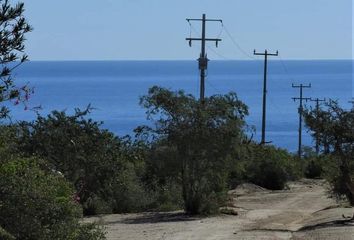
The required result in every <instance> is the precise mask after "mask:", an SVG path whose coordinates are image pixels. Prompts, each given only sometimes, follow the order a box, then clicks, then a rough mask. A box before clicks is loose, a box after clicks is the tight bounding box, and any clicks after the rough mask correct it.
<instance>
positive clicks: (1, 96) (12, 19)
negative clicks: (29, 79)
mask: <svg viewBox="0 0 354 240" xmlns="http://www.w3.org/2000/svg"><path fill="white" fill-rule="evenodd" d="M23 13H24V4H23V3H18V4H16V5H15V6H11V4H10V1H9V0H0V42H1V45H0V64H1V69H0V79H1V82H0V103H4V102H8V101H12V102H13V103H14V104H15V105H17V104H19V103H21V102H22V103H24V104H25V103H26V102H27V100H28V99H29V97H30V94H31V93H32V90H31V89H30V88H29V87H28V86H21V87H17V86H16V85H15V83H14V79H13V78H12V71H13V70H14V69H15V68H16V67H18V66H19V65H20V64H21V63H23V62H25V61H27V59H28V57H27V55H26V54H24V49H25V46H24V42H25V35H26V33H28V32H30V31H31V30H32V28H31V26H30V25H29V24H28V23H27V20H26V19H25V17H24V16H23ZM8 113H9V110H8V108H7V107H6V106H1V107H0V119H1V118H4V117H6V116H8Z"/></svg>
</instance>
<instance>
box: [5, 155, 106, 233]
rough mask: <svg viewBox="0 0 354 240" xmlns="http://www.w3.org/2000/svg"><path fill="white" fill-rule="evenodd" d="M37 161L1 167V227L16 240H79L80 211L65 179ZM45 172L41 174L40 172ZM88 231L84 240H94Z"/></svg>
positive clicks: (21, 160) (17, 161)
mask: <svg viewBox="0 0 354 240" xmlns="http://www.w3.org/2000/svg"><path fill="white" fill-rule="evenodd" d="M38 162H39V161H38V160H37V159H17V160H13V161H10V162H7V163H5V164H3V165H1V166H0V226H2V227H3V228H4V229H5V230H6V231H7V232H8V233H10V234H11V235H13V236H14V237H15V238H16V239H36V240H42V239H43V240H47V239H59V240H60V239H63V240H64V239H65V240H67V239H71V240H76V239H81V238H80V237H81V235H80V233H81V232H83V230H82V228H86V229H88V228H87V227H86V226H85V225H81V224H80V223H79V219H80V218H81V216H82V209H81V207H80V205H79V204H78V203H76V202H75V200H74V191H73V189H72V187H71V186H70V185H69V184H68V183H67V181H66V180H65V178H63V177H62V176H61V175H60V174H58V173H54V172H52V171H51V170H45V167H44V166H41V164H39V163H38ZM43 169H44V170H43ZM100 234H101V231H100V230H99V229H96V228H93V227H91V230H90V231H88V232H87V233H86V236H92V237H91V238H86V239H92V240H95V239H104V238H96V237H95V236H98V235H100Z"/></svg>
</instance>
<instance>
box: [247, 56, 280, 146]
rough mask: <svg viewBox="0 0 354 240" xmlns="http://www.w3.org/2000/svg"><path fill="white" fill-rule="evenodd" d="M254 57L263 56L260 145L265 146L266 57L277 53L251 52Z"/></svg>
mask: <svg viewBox="0 0 354 240" xmlns="http://www.w3.org/2000/svg"><path fill="white" fill-rule="evenodd" d="M253 54H254V55H258V56H264V81H263V111H262V140H261V144H265V143H266V141H265V128H266V105H267V71H268V70H267V69H268V56H278V51H277V53H275V54H274V53H268V51H267V50H265V51H264V53H257V52H256V50H254V52H253Z"/></svg>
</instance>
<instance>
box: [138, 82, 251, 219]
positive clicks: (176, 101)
mask: <svg viewBox="0 0 354 240" xmlns="http://www.w3.org/2000/svg"><path fill="white" fill-rule="evenodd" d="M140 103H141V105H142V106H143V107H145V108H146V109H147V112H146V113H147V118H148V119H150V120H152V121H153V125H154V127H148V126H144V127H140V128H138V129H137V130H136V131H137V132H138V135H140V136H141V137H145V140H146V141H149V142H150V143H155V142H160V143H162V145H160V146H159V148H158V149H152V150H156V151H159V149H161V148H167V149H169V156H168V157H166V158H165V160H166V161H162V162H159V163H153V164H154V165H155V166H157V165H160V167H161V169H159V170H158V171H165V174H171V175H174V177H175V178H176V179H179V180H180V184H181V186H182V196H183V200H184V207H185V210H186V212H188V213H191V214H199V213H211V212H213V211H217V210H218V207H219V204H220V203H221V202H222V201H224V200H225V190H226V188H227V177H228V171H227V170H228V167H229V165H228V163H229V162H230V161H229V160H230V159H229V157H230V155H229V153H230V152H231V150H232V149H233V148H235V146H237V145H240V144H241V141H242V140H243V139H244V137H245V135H244V132H243V127H244V126H245V121H244V118H245V116H246V115H247V114H248V110H247V106H246V105H245V104H243V103H242V102H241V101H240V100H238V98H237V96H236V94H235V93H229V94H227V95H215V96H212V97H209V98H206V99H205V101H204V102H202V103H201V102H200V101H197V100H196V99H195V98H194V97H193V96H192V95H187V94H185V93H184V92H183V91H178V92H172V91H169V90H167V89H164V88H160V87H157V86H154V87H152V88H150V90H149V92H148V95H146V96H143V97H142V98H141V101H140ZM152 146H154V145H153V144H152ZM156 151H155V152H156Z"/></svg>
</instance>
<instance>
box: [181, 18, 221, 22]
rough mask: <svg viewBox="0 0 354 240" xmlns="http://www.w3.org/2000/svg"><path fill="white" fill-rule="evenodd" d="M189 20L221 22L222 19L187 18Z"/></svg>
mask: <svg viewBox="0 0 354 240" xmlns="http://www.w3.org/2000/svg"><path fill="white" fill-rule="evenodd" d="M186 20H187V22H190V21H206V22H221V23H222V19H203V18H186Z"/></svg>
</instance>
